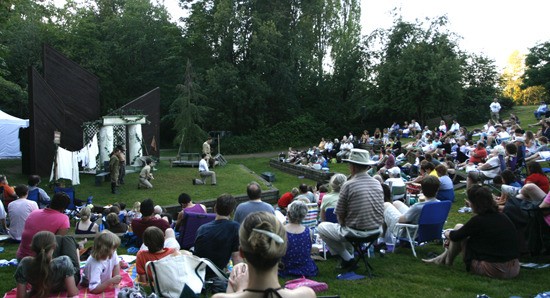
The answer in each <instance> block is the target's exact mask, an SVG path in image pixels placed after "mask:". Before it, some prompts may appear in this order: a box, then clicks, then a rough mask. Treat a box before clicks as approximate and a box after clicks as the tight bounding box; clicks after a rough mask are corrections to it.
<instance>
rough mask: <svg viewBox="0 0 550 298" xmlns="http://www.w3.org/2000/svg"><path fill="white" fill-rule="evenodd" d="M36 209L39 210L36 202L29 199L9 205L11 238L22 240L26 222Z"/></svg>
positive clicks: (19, 200) (18, 200)
mask: <svg viewBox="0 0 550 298" xmlns="http://www.w3.org/2000/svg"><path fill="white" fill-rule="evenodd" d="M0 205H3V204H0ZM0 208H1V209H2V210H3V209H4V207H3V206H0ZM36 209H38V205H37V204H36V202H34V201H31V200H27V199H17V200H15V201H13V202H11V203H10V204H9V205H8V212H9V213H10V236H11V237H12V238H13V239H16V240H21V235H23V229H24V227H25V221H26V220H27V217H29V214H31V212H33V211H34V210H36Z"/></svg>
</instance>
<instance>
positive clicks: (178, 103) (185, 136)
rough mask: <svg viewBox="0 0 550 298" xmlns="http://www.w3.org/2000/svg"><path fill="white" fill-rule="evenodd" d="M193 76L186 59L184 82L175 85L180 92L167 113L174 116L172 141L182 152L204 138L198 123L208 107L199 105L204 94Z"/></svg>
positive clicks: (204, 133)
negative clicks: (173, 136)
mask: <svg viewBox="0 0 550 298" xmlns="http://www.w3.org/2000/svg"><path fill="white" fill-rule="evenodd" d="M193 76H194V73H193V69H192V67H191V62H190V61H189V60H187V66H186V69H185V82H184V83H183V84H182V85H178V86H177V88H178V90H179V91H180V94H179V96H178V97H177V98H176V99H175V100H174V102H173V103H172V106H171V110H172V114H170V115H169V117H173V118H174V128H175V129H176V131H177V134H176V138H175V139H174V143H176V144H179V150H180V151H181V150H183V152H191V147H193V145H194V144H197V143H200V142H201V140H204V139H205V138H206V132H205V131H204V130H202V129H201V126H200V124H201V123H202V122H203V116H204V115H205V114H206V112H207V111H208V108H206V107H204V106H201V105H200V103H201V101H202V100H203V99H204V96H203V95H202V94H200V93H199V90H198V86H197V85H196V83H195V82H194V77H193Z"/></svg>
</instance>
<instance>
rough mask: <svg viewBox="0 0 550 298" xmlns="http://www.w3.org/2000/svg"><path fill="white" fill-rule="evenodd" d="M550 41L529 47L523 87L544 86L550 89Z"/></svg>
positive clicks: (547, 89)
mask: <svg viewBox="0 0 550 298" xmlns="http://www.w3.org/2000/svg"><path fill="white" fill-rule="evenodd" d="M549 62H550V42H544V43H541V44H538V45H536V46H534V47H532V48H530V49H529V53H528V54H527V57H526V58H525V67H526V69H525V73H524V74H523V85H522V88H527V87H532V86H543V87H544V88H545V89H546V91H547V92H549V91H550V63H549Z"/></svg>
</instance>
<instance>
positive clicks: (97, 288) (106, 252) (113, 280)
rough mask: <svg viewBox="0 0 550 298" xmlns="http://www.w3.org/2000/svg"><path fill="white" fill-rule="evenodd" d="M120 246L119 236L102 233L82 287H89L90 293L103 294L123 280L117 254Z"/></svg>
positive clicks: (88, 263) (87, 266) (91, 256)
mask: <svg viewBox="0 0 550 298" xmlns="http://www.w3.org/2000/svg"><path fill="white" fill-rule="evenodd" d="M119 245H120V239H119V238H118V236H117V235H115V234H113V233H112V232H110V231H108V230H104V231H103V232H101V233H100V234H99V236H97V238H96V239H95V241H94V246H93V249H92V254H91V255H90V257H88V260H87V261H86V266H84V270H83V276H82V285H83V286H87V287H88V288H89V289H90V293H92V294H99V293H103V292H105V291H106V290H107V289H109V288H110V287H112V286H114V285H117V284H118V283H120V281H121V280H122V277H121V276H120V274H119V273H120V265H119V262H118V256H117V253H116V249H117V248H118V246H119Z"/></svg>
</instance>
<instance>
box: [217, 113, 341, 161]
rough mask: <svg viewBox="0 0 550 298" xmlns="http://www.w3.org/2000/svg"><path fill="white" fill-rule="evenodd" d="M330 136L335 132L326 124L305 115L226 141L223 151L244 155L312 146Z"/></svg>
mask: <svg viewBox="0 0 550 298" xmlns="http://www.w3.org/2000/svg"><path fill="white" fill-rule="evenodd" d="M329 135H334V132H333V131H332V130H331V129H330V128H329V127H328V125H327V124H326V123H325V122H322V121H319V120H316V119H315V118H313V116H311V115H309V114H305V115H301V116H298V117H296V118H294V119H292V120H290V121H286V122H280V123H278V124H276V125H274V126H272V127H264V128H261V129H258V130H256V131H255V132H254V133H252V134H250V135H240V136H232V137H230V138H227V139H224V141H223V142H222V143H223V144H222V150H223V153H224V154H243V153H255V152H263V151H270V150H279V149H281V148H286V147H303V146H311V145H312V144H317V143H318V142H319V140H320V139H321V137H323V136H325V138H326V136H329Z"/></svg>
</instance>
